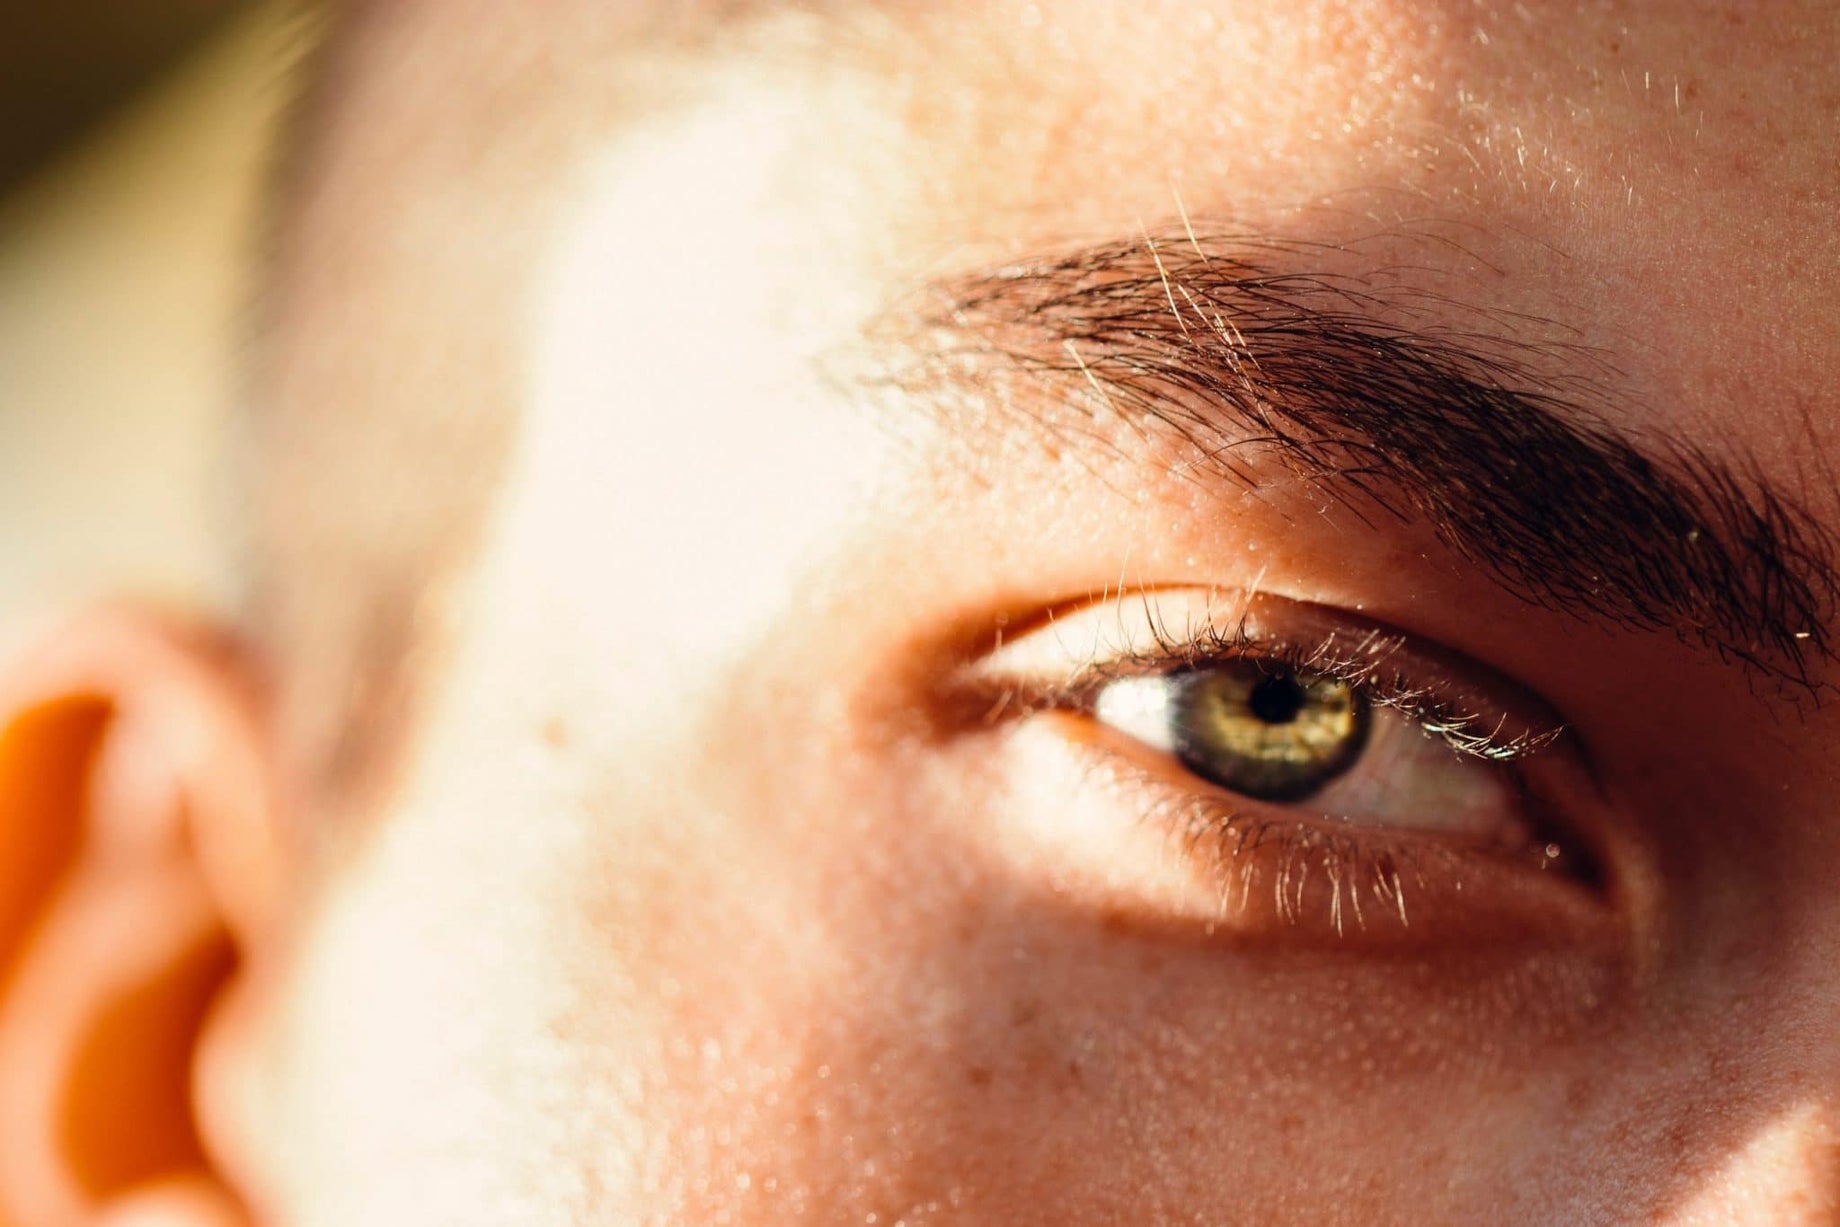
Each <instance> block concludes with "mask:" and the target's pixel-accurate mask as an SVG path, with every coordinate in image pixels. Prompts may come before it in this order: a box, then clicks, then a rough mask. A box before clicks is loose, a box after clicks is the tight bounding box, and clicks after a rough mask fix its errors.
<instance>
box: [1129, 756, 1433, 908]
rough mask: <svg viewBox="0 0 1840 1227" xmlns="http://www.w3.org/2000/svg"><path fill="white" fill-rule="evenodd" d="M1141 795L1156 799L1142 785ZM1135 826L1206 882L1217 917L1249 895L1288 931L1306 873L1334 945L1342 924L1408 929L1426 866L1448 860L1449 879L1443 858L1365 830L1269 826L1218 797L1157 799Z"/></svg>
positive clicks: (1292, 821)
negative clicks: (1153, 832) (1199, 870)
mask: <svg viewBox="0 0 1840 1227" xmlns="http://www.w3.org/2000/svg"><path fill="white" fill-rule="evenodd" d="M1144 784H1145V786H1146V787H1150V788H1155V789H1157V790H1158V791H1159V792H1163V791H1166V790H1164V789H1163V788H1162V787H1161V786H1160V785H1159V784H1156V783H1153V782H1151V781H1148V780H1146V781H1144ZM1144 821H1145V822H1147V823H1149V824H1151V825H1152V826H1153V827H1156V828H1159V829H1160V830H1161V831H1163V832H1166V833H1167V835H1168V838H1169V841H1170V845H1171V849H1172V851H1173V852H1174V854H1175V855H1177V856H1179V857H1181V858H1182V860H1183V863H1184V864H1187V865H1195V864H1200V865H1202V866H1204V871H1205V872H1206V873H1207V874H1208V875H1209V877H1210V878H1211V879H1212V880H1213V883H1214V886H1215V891H1216V895H1217V901H1218V907H1219V919H1220V920H1221V921H1225V920H1227V919H1229V918H1231V917H1232V916H1235V915H1244V914H1245V913H1246V912H1247V911H1248V910H1249V909H1250V908H1251V906H1252V904H1253V898H1254V892H1255V891H1256V892H1259V893H1261V894H1266V893H1267V892H1268V895H1267V897H1268V899H1269V902H1270V904H1271V907H1272V909H1273V912H1274V914H1275V915H1277V916H1278V917H1279V918H1280V919H1281V920H1282V921H1284V922H1286V923H1288V924H1291V925H1302V924H1305V923H1308V922H1309V921H1310V918H1309V917H1307V916H1306V915H1305V909H1306V906H1307V903H1306V899H1307V894H1308V890H1309V887H1310V885H1311V877H1312V875H1320V877H1321V879H1322V880H1323V881H1324V882H1326V883H1327V884H1328V896H1327V898H1326V899H1325V900H1324V903H1323V906H1324V907H1325V908H1326V912H1327V914H1326V915H1325V916H1322V917H1320V918H1319V919H1321V920H1324V921H1326V922H1327V924H1328V925H1329V926H1330V927H1331V928H1332V929H1333V930H1334V931H1335V934H1336V936H1337V937H1341V936H1345V935H1346V933H1347V930H1348V928H1349V927H1350V926H1352V927H1354V928H1356V929H1358V930H1360V931H1363V932H1364V931H1366V930H1367V928H1368V924H1369V922H1370V920H1378V919H1379V918H1382V917H1384V918H1385V921H1386V923H1397V924H1398V925H1399V926H1400V927H1401V928H1410V927H1411V916H1412V912H1411V909H1410V907H1409V905H1408V899H1407V896H1408V893H1409V892H1412V891H1414V890H1418V889H1423V887H1424V884H1425V879H1426V873H1427V870H1428V866H1427V864H1426V862H1427V860H1428V859H1433V858H1434V859H1437V860H1439V861H1441V862H1448V863H1445V864H1440V865H1438V866H1436V867H1434V870H1435V871H1443V872H1453V871H1455V870H1456V869H1458V868H1459V867H1460V858H1459V856H1458V855H1457V854H1456V853H1455V852H1454V851H1451V850H1448V849H1439V848H1436V847H1432V846H1424V845H1420V844H1415V843H1410V842H1407V841H1405V840H1402V839H1399V838H1397V837H1389V836H1387V835H1384V834H1381V833H1379V832H1374V831H1362V832H1356V831H1354V830H1345V831H1344V830H1337V829H1334V828H1333V827H1331V826H1329V825H1327V820H1326V819H1311V818H1303V817H1291V818H1278V817H1273V816H1269V815H1263V814H1258V813H1253V812H1248V811H1245V810H1241V809H1237V808H1234V807H1232V806H1230V805H1228V804H1226V803H1225V802H1224V800H1223V799H1222V798H1218V797H1211V796H1207V795H1203V794H1196V793H1189V794H1187V795H1183V796H1165V797H1164V798H1163V799H1162V800H1161V801H1159V802H1156V803H1153V804H1152V805H1151V806H1150V807H1148V809H1147V810H1146V811H1145V813H1144Z"/></svg>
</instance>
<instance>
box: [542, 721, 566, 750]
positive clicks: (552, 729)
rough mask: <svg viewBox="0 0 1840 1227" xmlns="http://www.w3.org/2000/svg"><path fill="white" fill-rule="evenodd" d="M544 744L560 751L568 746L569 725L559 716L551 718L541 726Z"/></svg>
mask: <svg viewBox="0 0 1840 1227" xmlns="http://www.w3.org/2000/svg"><path fill="white" fill-rule="evenodd" d="M543 741H544V744H546V745H549V746H552V747H554V748H555V749H558V750H561V749H564V748H566V747H567V746H568V744H569V723H568V721H566V720H564V719H563V718H562V717H561V716H552V717H551V718H550V719H549V720H548V721H547V722H546V723H545V724H544V725H543Z"/></svg>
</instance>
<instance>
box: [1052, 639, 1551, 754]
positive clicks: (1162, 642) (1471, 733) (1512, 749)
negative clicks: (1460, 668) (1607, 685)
mask: <svg viewBox="0 0 1840 1227" xmlns="http://www.w3.org/2000/svg"><path fill="white" fill-rule="evenodd" d="M1149 626H1150V633H1151V636H1152V637H1153V638H1154V640H1155V641H1156V644H1157V646H1156V649H1155V650H1132V651H1126V652H1124V653H1122V654H1120V655H1118V656H1114V657H1111V658H1109V659H1106V660H1102V661H1094V662H1093V663H1091V664H1090V665H1088V666H1086V667H1085V668H1084V669H1083V670H1082V671H1081V672H1080V673H1079V674H1078V675H1076V676H1075V677H1073V678H1071V679H1069V680H1068V681H1067V682H1066V683H1065V684H1064V686H1062V687H1059V688H1057V689H1058V691H1059V694H1058V698H1059V699H1060V702H1059V703H1057V704H1056V705H1058V706H1080V707H1084V706H1086V705H1087V704H1088V703H1090V701H1091V699H1092V697H1093V696H1094V695H1096V694H1097V692H1098V690H1099V689H1100V688H1101V687H1102V686H1104V685H1105V684H1106V683H1107V682H1111V681H1115V680H1118V679H1120V678H1125V677H1141V676H1145V675H1155V674H1159V673H1171V672H1176V671H1181V670H1200V669H1206V668H1212V667H1218V666H1221V665H1225V664H1230V663H1233V662H1235V661H1245V660H1255V661H1268V662H1271V663H1273V664H1276V665H1280V666H1283V667H1284V668H1287V669H1290V670H1293V671H1295V672H1298V673H1306V674H1315V675H1317V676H1319V677H1328V678H1331V679H1333V680H1335V681H1338V682H1341V683H1343V684H1344V685H1346V686H1348V687H1349V688H1350V689H1352V690H1354V691H1355V692H1357V693H1358V694H1360V695H1361V696H1362V697H1363V698H1364V699H1366V700H1367V701H1368V702H1369V703H1371V704H1373V705H1374V706H1376V707H1385V708H1390V709H1392V710H1394V711H1397V712H1399V713H1400V714H1401V715H1403V716H1405V717H1406V718H1407V719H1409V720H1411V721H1412V722H1413V723H1414V724H1416V725H1418V726H1419V727H1420V728H1422V729H1423V730H1424V731H1425V732H1427V733H1429V734H1431V735H1432V736H1434V737H1436V738H1438V739H1439V740H1441V741H1443V742H1444V743H1445V744H1446V745H1448V746H1450V748H1451V749H1453V750H1455V751H1456V752H1457V753H1459V754H1463V755H1467V756H1469V757H1473V758H1480V759H1484V760H1487V761H1489V762H1495V763H1511V762H1517V761H1519V760H1521V759H1524V758H1527V757H1528V756H1530V755H1533V754H1537V753H1539V752H1540V751H1541V750H1544V749H1545V748H1546V747H1547V746H1550V745H1551V744H1552V743H1553V742H1554V741H1556V740H1557V739H1558V738H1559V737H1560V736H1561V735H1563V734H1564V732H1565V726H1564V725H1563V724H1557V725H1551V726H1548V727H1544V728H1531V729H1517V730H1515V731H1513V732H1509V724H1510V718H1509V716H1508V715H1507V714H1506V713H1502V714H1501V715H1499V716H1497V717H1494V718H1493V719H1491V717H1489V716H1487V715H1485V714H1483V713H1481V712H1475V711H1465V710H1464V709H1462V708H1461V707H1459V706H1458V704H1457V703H1456V702H1455V701H1454V700H1453V699H1452V698H1451V697H1450V696H1449V695H1447V694H1444V693H1441V692H1440V691H1438V690H1437V689H1435V688H1433V687H1430V686H1426V685H1423V684H1421V683H1419V682H1416V681H1414V680H1413V679H1412V677H1411V676H1410V674H1409V673H1408V672H1407V671H1405V670H1403V669H1400V668H1397V667H1388V664H1387V661H1388V659H1389V658H1390V657H1391V656H1392V655H1393V654H1394V653H1395V652H1398V651H1400V650H1402V649H1403V648H1404V646H1405V643H1406V641H1405V638H1404V636H1401V635H1396V634H1387V633H1385V632H1382V631H1379V630H1372V631H1369V632H1367V633H1366V634H1364V635H1362V636H1360V637H1359V638H1358V639H1355V640H1354V641H1353V642H1352V643H1351V644H1347V645H1344V643H1343V640H1345V639H1347V637H1346V636H1338V635H1337V634H1336V633H1335V632H1333V631H1331V632H1329V633H1328V634H1326V635H1323V636H1322V637H1320V638H1318V639H1316V640H1314V641H1313V642H1311V641H1299V640H1295V639H1270V638H1263V637H1261V636H1258V635H1255V634H1253V633H1252V632H1251V631H1250V630H1249V629H1248V626H1247V619H1246V618H1245V617H1244V616H1242V617H1241V618H1239V619H1238V620H1237V621H1235V622H1233V623H1231V624H1229V625H1227V626H1221V625H1219V624H1216V623H1213V622H1208V623H1205V624H1203V625H1202V626H1201V627H1199V628H1197V629H1195V630H1193V631H1190V632H1188V633H1185V634H1177V633H1173V632H1171V631H1170V630H1169V629H1168V627H1167V626H1166V625H1165V624H1164V623H1163V622H1162V620H1161V619H1158V618H1151V619H1150V620H1149ZM1056 697H1057V696H1056V695H1049V696H1047V698H1048V699H1049V701H1050V702H1051V703H1052V702H1054V700H1055V699H1056Z"/></svg>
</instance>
